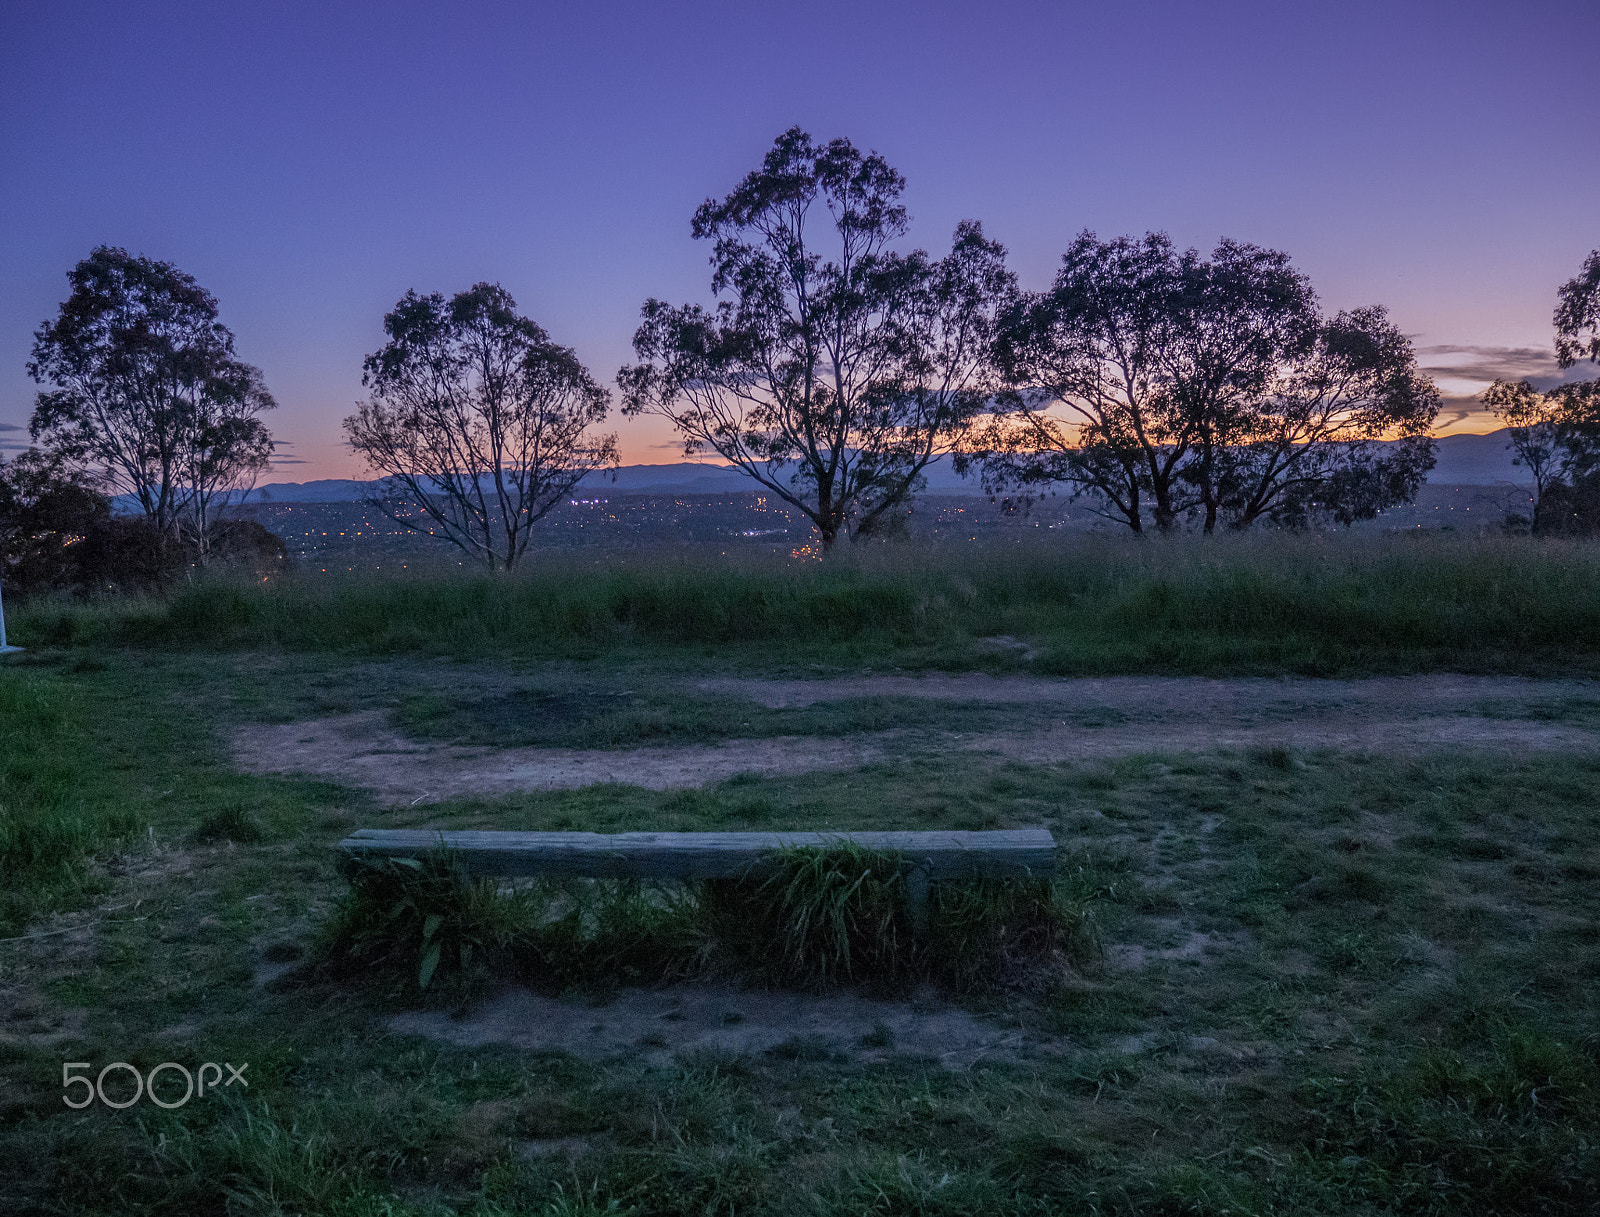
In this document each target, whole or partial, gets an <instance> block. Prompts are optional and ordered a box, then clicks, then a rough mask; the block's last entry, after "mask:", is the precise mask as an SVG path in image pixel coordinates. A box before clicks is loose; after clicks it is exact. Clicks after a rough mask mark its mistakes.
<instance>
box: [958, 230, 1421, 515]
mask: <svg viewBox="0 0 1600 1217" xmlns="http://www.w3.org/2000/svg"><path fill="white" fill-rule="evenodd" d="M997 351H998V358H999V362H1000V364H1001V366H1002V368H1003V370H1004V372H1005V375H1006V378H1007V380H1008V381H1009V383H1010V386H1011V387H1010V389H1009V390H1008V392H1007V393H1005V394H1004V395H1002V396H1001V397H1000V398H999V399H998V403H999V404H998V408H997V409H996V410H995V411H994V413H993V416H992V419H991V421H990V424H989V425H988V427H986V428H985V429H984V431H983V432H982V434H981V437H980V439H979V441H978V443H976V444H975V446H974V449H973V452H972V453H971V454H969V456H968V457H967V458H966V459H967V462H968V463H974V462H981V464H982V466H983V469H984V477H985V482H986V484H988V485H989V486H991V487H992V488H997V489H998V488H1000V487H1010V486H1015V487H1018V488H1021V489H1023V490H1026V491H1037V490H1041V489H1044V488H1047V487H1050V486H1053V485H1056V484H1064V485H1066V486H1067V487H1069V488H1070V490H1071V492H1072V493H1074V494H1090V495H1093V496H1095V497H1097V498H1099V499H1100V500H1101V501H1102V504H1103V508H1104V511H1105V514H1107V515H1108V516H1110V517H1111V518H1113V519H1116V520H1119V521H1121V522H1123V523H1125V524H1127V525H1128V526H1129V527H1130V528H1131V529H1133V530H1134V531H1135V532H1141V531H1143V529H1144V526H1145V523H1146V518H1147V514H1148V518H1149V521H1150V522H1151V523H1153V524H1154V525H1155V526H1156V527H1157V528H1158V529H1161V530H1163V531H1166V530H1169V529H1172V528H1175V527H1178V526H1179V525H1180V524H1181V523H1182V522H1183V521H1184V520H1185V519H1193V520H1196V521H1197V522H1198V523H1199V524H1200V526H1201V527H1203V528H1204V530H1205V531H1207V532H1211V531H1213V530H1214V529H1215V528H1216V527H1217V525H1218V524H1219V523H1223V524H1226V525H1228V526H1230V527H1234V528H1247V527H1249V526H1250V525H1251V524H1252V523H1254V522H1255V521H1256V520H1257V519H1259V518H1261V517H1262V516H1263V515H1272V516H1273V517H1274V518H1277V519H1279V520H1280V521H1281V522H1300V521H1303V520H1304V519H1305V518H1306V515H1307V512H1308V511H1310V510H1311V508H1312V506H1313V505H1315V506H1316V507H1317V508H1318V509H1321V508H1323V507H1327V506H1331V505H1332V504H1333V503H1334V501H1335V500H1337V503H1338V505H1337V507H1335V508H1334V509H1333V514H1334V515H1335V516H1336V517H1337V518H1340V519H1343V518H1344V517H1345V516H1347V515H1349V516H1351V518H1359V517H1361V516H1365V515H1368V514H1371V513H1372V512H1375V511H1376V510H1379V509H1381V508H1382V507H1383V506H1387V505H1390V504H1391V503H1392V502H1397V501H1403V500H1404V499H1405V498H1407V497H1409V496H1411V495H1414V494H1415V491H1416V483H1417V482H1418V481H1419V480H1420V476H1421V473H1422V472H1423V471H1425V470H1426V469H1427V468H1428V467H1430V466H1431V463H1432V455H1431V454H1432V450H1431V447H1430V446H1429V443H1428V441H1427V440H1426V431H1427V429H1428V427H1430V426H1431V425H1432V421H1433V418H1434V416H1435V414H1436V413H1437V394H1436V393H1434V391H1433V390H1432V386H1431V384H1429V383H1428V382H1427V381H1426V378H1424V377H1422V376H1421V375H1420V373H1418V372H1417V371H1416V366H1415V357H1414V355H1413V353H1412V351H1411V347H1410V344H1409V342H1407V341H1406V340H1405V338H1404V336H1403V335H1400V334H1399V333H1398V331H1396V330H1395V329H1394V327H1393V326H1392V325H1389V323H1388V322H1387V320H1386V319H1385V317H1384V315H1383V312H1382V310H1381V309H1365V310H1356V311H1354V312H1351V313H1341V314H1339V315H1338V316H1337V317H1334V318H1331V319H1324V318H1323V317H1322V316H1321V314H1320V312H1319V309H1318V306H1317V300H1316V294H1315V292H1314V291H1313V289H1312V286H1311V283H1310V281H1309V280H1308V279H1307V278H1306V277H1305V276H1304V275H1303V274H1301V273H1300V272H1299V271H1297V270H1295V269H1294V268H1293V266H1292V265H1291V264H1290V261H1289V258H1288V256H1287V255H1286V254H1283V253H1281V252H1279V251H1276V250H1270V249H1262V248H1260V247H1258V246H1254V245H1249V244H1244V243H1242V242H1236V241H1231V240H1226V239H1225V240H1223V241H1221V242H1219V243H1218V245H1217V246H1216V248H1215V249H1214V250H1213V252H1212V253H1211V255H1210V256H1209V257H1203V256H1201V255H1200V254H1199V253H1198V252H1197V251H1195V250H1192V249H1191V250H1185V251H1179V250H1177V249H1176V248H1175V247H1174V245H1173V244H1172V241H1171V239H1170V238H1169V237H1167V235H1166V234H1164V233H1148V234H1146V235H1145V236H1144V237H1143V238H1133V237H1118V238H1115V239H1113V240H1109V241H1102V240H1100V239H1099V238H1098V237H1097V236H1095V234H1093V233H1088V232H1086V233H1083V234H1082V235H1080V236H1079V237H1078V238H1077V240H1076V241H1074V242H1073V244H1072V246H1071V247H1069V249H1068V250H1067V252H1066V254H1065V255H1064V256H1063V258H1062V265H1061V268H1060V270H1059V271H1058V272H1057V275H1056V279H1055V283H1054V285H1053V286H1052V288H1051V290H1049V291H1048V292H1045V293H1042V294H1040V295H1037V296H1031V297H1024V298H1019V299H1018V300H1017V301H1016V302H1015V304H1014V305H1013V306H1012V308H1011V309H1010V310H1009V311H1008V313H1007V314H1006V316H1005V317H1004V318H1003V321H1002V324H1001V326H1000V330H999V337H998V341H997ZM1386 437H1387V438H1398V439H1400V440H1401V444H1400V446H1399V447H1398V448H1385V447H1383V446H1381V445H1379V444H1378V443H1377V441H1378V440H1380V439H1382V438H1386ZM1313 489H1314V490H1315V494H1313V493H1312V491H1313ZM1352 513H1353V514H1352Z"/></svg>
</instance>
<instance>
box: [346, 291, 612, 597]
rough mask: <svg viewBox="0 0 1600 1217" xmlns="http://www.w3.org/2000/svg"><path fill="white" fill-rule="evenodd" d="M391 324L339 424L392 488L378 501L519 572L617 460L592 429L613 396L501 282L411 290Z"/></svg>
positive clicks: (401, 517) (408, 521) (400, 517)
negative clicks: (572, 496)
mask: <svg viewBox="0 0 1600 1217" xmlns="http://www.w3.org/2000/svg"><path fill="white" fill-rule="evenodd" d="M383 328H384V332H385V333H386V334H387V335H388V336H389V341H388V343H387V344H385V346H384V347H383V348H382V349H381V350H379V351H377V352H376V353H375V354H373V355H370V356H368V358H367V359H366V361H365V364H364V365H363V366H364V368H365V374H364V375H363V377H362V383H363V384H364V385H366V386H367V387H368V388H369V389H370V390H371V396H370V397H369V398H368V400H367V401H365V402H363V403H362V404H361V405H360V407H359V408H358V410H357V412H356V413H355V414H353V415H351V416H350V417H349V418H347V419H345V420H344V426H345V431H346V433H347V434H348V436H349V439H350V446H351V447H352V448H354V449H355V450H356V451H357V452H358V453H360V454H361V455H362V456H363V457H364V458H365V459H366V461H367V463H368V465H370V466H371V467H372V469H373V471H374V472H376V473H377V474H378V475H379V476H380V477H381V478H382V479H384V490H385V493H384V495H383V496H380V497H379V498H378V499H376V500H374V501H375V502H376V504H377V505H378V506H379V507H380V508H382V509H383V510H384V511H385V512H387V513H388V514H389V515H390V517H391V518H392V519H394V520H395V521H397V522H398V523H400V524H402V525H404V526H405V527H408V528H413V529H417V528H420V527H422V526H423V525H422V523H421V521H419V518H418V517H417V516H415V515H412V514H409V513H407V512H405V511H403V510H401V509H399V507H398V506H397V503H396V502H395V501H393V500H395V499H398V500H399V502H400V503H404V504H409V505H411V506H412V507H414V508H416V509H417V510H419V511H420V512H421V513H422V517H421V518H422V520H425V521H431V522H432V524H433V525H435V526H436V527H437V528H438V529H439V530H440V531H441V532H442V533H443V535H444V536H445V537H447V538H448V539H449V540H451V541H453V542H454V543H455V544H456V545H458V546H460V547H461V548H462V549H463V550H465V551H466V552H467V553H469V554H471V555H472V556H473V557H475V558H477V559H478V560H480V561H482V562H484V563H486V564H487V565H488V566H490V567H491V568H507V567H511V566H513V565H515V564H516V562H517V560H518V559H519V558H520V557H521V556H522V555H523V553H524V552H525V551H526V550H527V548H528V543H529V541H530V540H531V538H532V529H533V525H534V524H535V523H537V522H538V521H539V520H540V519H542V518H543V517H544V516H545V515H546V514H547V513H548V512H549V511H550V509H551V508H552V507H554V506H555V505H556V503H558V502H559V501H560V500H561V498H562V496H564V495H565V494H566V493H567V492H568V491H570V490H571V489H572V488H573V487H574V486H575V485H577V484H578V482H580V481H581V480H582V479H583V478H585V477H587V476H588V475H589V474H591V473H594V472H595V471H597V470H601V469H606V468H610V467H612V466H615V465H616V463H617V447H616V436H614V435H607V436H602V437H594V436H591V435H590V434H589V429H590V428H591V427H594V426H596V425H598V424H599V423H601V422H604V421H605V417H606V413H607V408H608V402H609V400H610V395H609V394H608V393H607V392H606V390H605V389H604V388H602V387H601V386H600V385H598V384H596V383H595V381H594V379H593V378H592V377H591V376H590V375H589V372H588V370H587V369H585V368H584V366H583V364H582V363H581V362H579V360H578V357H577V355H576V353H574V352H573V351H572V350H571V349H569V348H567V347H563V346H559V345H557V344H556V343H554V342H552V341H551V340H550V336H549V335H548V334H546V333H545V331H544V330H543V329H541V328H540V327H539V326H538V325H537V324H536V323H535V322H533V321H531V320H529V319H528V318H526V317H523V316H521V315H520V314H518V312H517V307H516V301H515V300H513V299H512V297H511V294H510V293H509V292H507V291H506V290H505V289H504V288H503V287H501V286H499V285H498V284H493V283H478V284H475V285H474V286H473V287H471V288H469V289H467V290H466V291H464V292H457V293H456V294H455V295H454V296H452V297H450V298H449V299H446V298H445V297H444V295H443V294H441V293H438V292H435V293H433V294H431V295H427V296H419V295H418V294H417V293H416V292H407V293H406V294H405V296H404V297H402V298H401V300H400V301H399V303H398V304H396V305H395V307H394V309H393V310H392V311H391V312H390V313H389V314H388V315H387V316H386V317H385V318H384V320H383Z"/></svg>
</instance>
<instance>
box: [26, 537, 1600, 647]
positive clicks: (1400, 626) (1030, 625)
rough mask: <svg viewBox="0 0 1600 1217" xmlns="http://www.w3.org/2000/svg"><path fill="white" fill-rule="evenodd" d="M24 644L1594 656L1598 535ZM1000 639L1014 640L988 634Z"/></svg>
mask: <svg viewBox="0 0 1600 1217" xmlns="http://www.w3.org/2000/svg"><path fill="white" fill-rule="evenodd" d="M14 632H15V633H16V634H17V636H18V639H19V640H20V641H22V642H24V643H25V644H29V645H35V646H39V645H76V644H87V645H92V644H95V643H109V644H123V645H135V646H157V647H159V646H181V647H206V648H248V647H256V646H281V647H286V648H292V649H300V650H337V651H349V652H358V653H372V654H391V653H398V654H410V653H423V654H449V655H457V656H463V657H468V656H484V655H520V656H529V657H539V656H552V657H553V656H587V655H594V654H597V653H600V652H603V651H607V650H612V649H616V648H625V649H641V648H642V649H647V650H648V649H661V648H669V649H670V648H685V647H688V648H706V647H716V648H719V649H731V650H739V649H741V648H744V649H746V650H748V651H750V652H751V653H752V654H759V655H760V656H761V657H762V658H765V659H774V658H776V659H779V660H783V659H789V660H800V659H806V658H812V659H814V658H817V657H819V656H835V657H838V658H841V659H847V660H853V661H861V660H873V659H875V658H879V657H881V658H884V659H894V660H896V661H901V662H906V663H909V664H913V665H932V666H946V667H977V666H1007V665H1010V664H1016V663H1019V662H1023V660H1022V659H1020V658H1018V657H1019V656H1024V657H1026V661H1027V662H1028V663H1029V664H1030V665H1031V666H1032V667H1034V668H1035V669H1037V670H1040V671H1045V672H1058V673H1071V672H1082V673H1087V674H1104V673H1112V672H1148V671H1173V672H1190V673H1216V672H1223V671H1240V672H1283V671H1290V672H1298V673H1305V674H1320V673H1333V672H1341V671H1351V672H1354V671H1380V670H1382V671H1415V670H1423V669H1430V668H1432V669H1438V668H1447V669H1480V670H1520V669H1526V668H1527V667H1529V666H1530V665H1532V666H1534V667H1538V668H1541V669H1550V670H1556V669H1562V668H1567V667H1576V668H1580V669H1583V670H1585V671H1593V670H1595V669H1596V668H1600V547H1596V546H1595V545H1593V544H1590V543H1585V542H1559V541H1536V540H1531V539H1528V538H1489V539H1472V538H1464V537H1463V538H1453V537H1439V536H1427V537H1423V536H1397V537H1391V538H1372V537H1332V536H1316V535H1312V536H1293V535H1260V536H1250V537H1220V538H1210V539H1204V538H1197V537H1176V538H1165V539H1163V538H1147V539H1144V540H1138V539H1135V538H1131V537H1103V536H1096V535H1076V536H1071V537H1065V538H1062V539H1061V540H1060V541H1059V542H1053V543H1050V544H1045V543H1039V542H1034V543H1027V544H1019V543H1005V544H996V545H993V546H990V547H987V548H984V549H977V548H963V547H957V546H945V547H935V546H918V545H907V546H904V547H892V546H878V547H872V548H871V549H867V548H865V547H863V549H862V550H859V551H852V552H846V553H843V554H840V555H836V556H834V557H831V558H830V559H828V560H827V561H825V562H798V561H791V560H787V559H783V558H779V557H765V556H759V555H737V556H727V555H724V556H715V555H709V554H700V555H698V556H696V555H687V556H685V555H666V556H638V557H633V556H627V557H623V556H615V555H613V556H609V557H607V558H605V559H603V560H597V559H593V558H583V557H580V556H573V555H565V554H563V555H561V556H559V557H550V558H541V557H538V556H536V557H535V558H534V559H533V560H531V561H530V562H529V564H528V566H527V568H526V569H524V570H523V571H521V572H518V573H517V574H515V575H512V576H500V577H495V576H488V575H478V574H473V573H466V572H455V573H451V574H442V573H395V574H393V575H383V576H343V575H306V574H302V575H297V576H290V577H286V578H281V579H276V580H272V581H267V582H261V583H239V582H226V581H216V582H196V583H192V584H187V585H185V586H183V587H182V588H180V589H178V590H176V591H174V592H172V593H171V594H169V595H167V596H164V597H159V598H148V599H121V600H107V601H102V602H98V603H90V604H83V603H67V602H62V601H35V602H33V603H31V604H28V605H25V606H23V607H22V608H21V609H20V610H19V611H18V612H17V613H16V614H15V628H14ZM1000 635H1009V636H1011V637H1012V638H1015V639H1019V640H1023V641H1024V642H1025V643H1026V644H1027V647H1031V648H1032V650H1031V652H1030V651H1029V650H1028V649H1027V647H1022V646H1019V647H1013V648H1010V649H1007V648H1006V647H1005V646H1004V645H999V646H997V645H996V644H995V643H994V642H993V641H985V640H992V639H994V638H995V637H996V636H1000Z"/></svg>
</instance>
